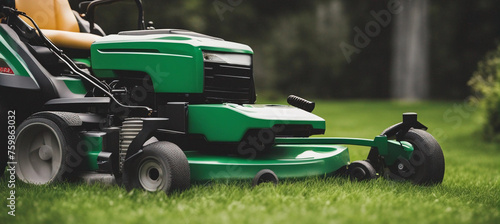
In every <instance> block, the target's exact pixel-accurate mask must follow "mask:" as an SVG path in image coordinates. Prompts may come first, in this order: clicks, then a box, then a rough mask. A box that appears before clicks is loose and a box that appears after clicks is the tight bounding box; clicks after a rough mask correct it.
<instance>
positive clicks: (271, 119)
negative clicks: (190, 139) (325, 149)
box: [188, 104, 325, 142]
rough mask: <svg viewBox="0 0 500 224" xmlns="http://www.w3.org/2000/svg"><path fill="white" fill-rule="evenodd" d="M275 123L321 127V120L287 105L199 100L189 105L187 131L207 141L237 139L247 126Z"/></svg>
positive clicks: (255, 127) (262, 126)
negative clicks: (239, 103) (203, 102)
mask: <svg viewBox="0 0 500 224" xmlns="http://www.w3.org/2000/svg"><path fill="white" fill-rule="evenodd" d="M276 124H286V125H291V124H298V125H312V127H313V128H314V129H322V130H324V129H325V120H324V119H323V118H320V117H318V116H316V115H314V114H312V113H309V112H306V111H304V110H301V109H298V108H295V107H290V106H275V105H243V106H242V105H238V104H202V105H189V116H188V132H189V134H201V135H204V136H205V137H206V139H207V140H208V141H210V142H238V141H240V140H241V139H242V137H243V135H244V134H245V133H246V132H247V130H248V129H263V128H272V127H273V126H274V125H276Z"/></svg>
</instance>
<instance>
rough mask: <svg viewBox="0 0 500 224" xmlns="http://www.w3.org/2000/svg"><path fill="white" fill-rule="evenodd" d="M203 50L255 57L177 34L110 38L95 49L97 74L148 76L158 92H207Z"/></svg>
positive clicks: (222, 44)
mask: <svg viewBox="0 0 500 224" xmlns="http://www.w3.org/2000/svg"><path fill="white" fill-rule="evenodd" d="M203 50H210V51H224V52H233V53H246V54H253V52H252V49H251V48H250V47H248V46H246V45H242V44H237V43H232V42H228V41H222V40H214V39H210V38H203V37H191V36H183V35H173V34H155V35H137V36H135V35H109V36H106V37H103V38H100V39H99V40H98V41H96V42H94V43H93V44H92V46H91V62H92V69H93V72H94V74H95V75H96V76H97V77H99V78H107V77H114V74H113V71H115V70H127V71H138V72H145V73H147V74H148V75H149V76H150V77H151V79H152V81H153V87H154V91H155V92H157V93H203V84H204V61H203V52H202V51H203Z"/></svg>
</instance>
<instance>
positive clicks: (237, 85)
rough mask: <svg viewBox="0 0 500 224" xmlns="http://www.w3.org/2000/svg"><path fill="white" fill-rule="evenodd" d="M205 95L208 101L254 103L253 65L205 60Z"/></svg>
mask: <svg viewBox="0 0 500 224" xmlns="http://www.w3.org/2000/svg"><path fill="white" fill-rule="evenodd" d="M204 95H205V99H206V101H207V102H208V103H238V104H243V103H254V102H255V89H254V83H253V71H252V67H251V66H241V65H228V64H219V63H211V62H205V90H204Z"/></svg>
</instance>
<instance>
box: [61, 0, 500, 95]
mask: <svg viewBox="0 0 500 224" xmlns="http://www.w3.org/2000/svg"><path fill="white" fill-rule="evenodd" d="M392 1H394V0H392ZM401 1H410V0H401ZM413 1H415V0H413ZM417 1H420V0H417ZM79 2H80V0H70V3H71V4H72V7H73V8H74V9H77V6H78V3H79ZM143 2H144V6H145V12H146V21H154V26H155V27H156V28H157V29H158V28H181V29H188V30H193V31H195V32H200V33H205V34H208V35H212V36H217V37H222V38H224V39H226V40H231V41H235V42H240V43H245V44H248V45H250V46H251V47H252V48H253V49H254V51H255V57H254V60H255V78H256V83H257V90H258V93H260V94H262V95H266V96H280V97H281V96H285V95H287V94H291V93H294V94H297V95H301V96H305V97H310V98H327V99H344V98H365V99H372V98H382V99H385V98H391V91H390V85H391V75H390V74H391V63H392V62H391V60H392V58H393V55H392V52H393V51H392V50H391V49H392V47H393V45H392V43H393V42H394V35H393V29H394V28H393V27H394V22H391V23H390V24H389V25H388V26H387V27H383V28H382V29H381V32H380V34H379V35H377V36H376V37H374V38H372V39H371V42H370V44H369V45H368V46H367V47H366V48H364V49H362V51H361V52H360V53H359V54H353V55H352V61H351V63H348V62H347V60H346V58H345V57H344V54H343V53H342V50H341V48H340V47H339V45H340V43H342V42H345V43H350V44H353V38H354V37H355V32H354V29H353V28H355V27H361V28H364V27H365V25H366V24H367V23H368V22H370V21H373V20H374V17H373V16H372V15H371V13H370V12H371V11H376V12H378V11H380V10H385V9H387V7H388V3H389V2H390V0H370V1H349V0H309V1H299V0H273V1H265V0H215V1H214V0H210V1H198V0H143ZM426 10H427V18H428V21H427V23H428V26H427V29H428V33H429V34H428V42H429V44H428V46H422V47H427V48H428V52H429V53H428V56H427V59H426V60H427V61H428V63H429V69H428V73H429V74H428V77H429V82H428V83H429V84H428V86H429V94H428V98H431V99H464V98H466V97H467V96H468V95H470V94H471V90H470V88H469V87H468V85H467V81H468V80H469V79H470V78H471V76H472V74H473V72H474V71H475V70H477V65H478V62H479V61H480V60H481V59H482V58H484V56H485V54H486V52H488V51H490V50H492V49H495V48H496V45H497V43H498V39H499V37H500V13H498V12H499V11H500V1H498V0H476V1H469V0H455V1H429V2H428V4H427V7H426ZM403 13H404V12H403ZM136 16H137V12H136V9H135V4H134V1H132V0H129V1H123V2H120V3H116V4H113V5H108V6H102V7H100V8H98V10H97V18H96V21H97V23H98V24H99V25H100V26H101V27H102V28H103V29H104V30H105V31H106V33H108V34H112V33H117V32H119V31H122V30H131V29H136ZM392 97H394V96H392Z"/></svg>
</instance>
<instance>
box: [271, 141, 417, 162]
mask: <svg viewBox="0 0 500 224" xmlns="http://www.w3.org/2000/svg"><path fill="white" fill-rule="evenodd" d="M275 143H276V144H341V145H358V146H367V147H376V148H377V149H378V151H379V154H380V155H381V156H383V157H384V161H385V163H386V164H387V165H392V164H393V163H394V162H395V161H396V160H397V158H399V157H400V156H401V157H402V158H405V159H410V158H411V155H412V153H413V146H412V145H411V144H410V143H409V142H406V141H401V142H399V141H394V140H387V137H386V136H377V137H375V139H374V140H371V139H360V138H277V139H276V140H275Z"/></svg>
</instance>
